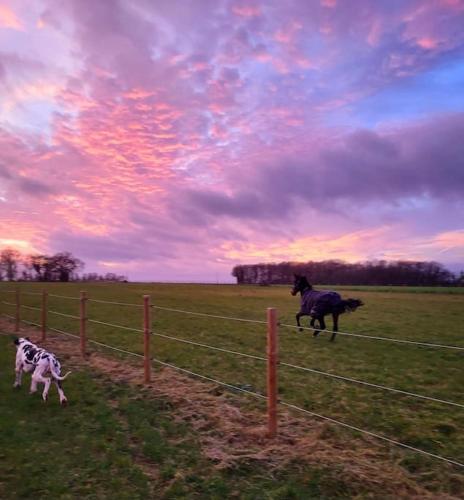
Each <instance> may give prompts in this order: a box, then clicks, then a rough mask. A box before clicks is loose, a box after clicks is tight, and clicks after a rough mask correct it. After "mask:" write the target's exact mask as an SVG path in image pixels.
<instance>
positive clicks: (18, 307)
mask: <svg viewBox="0 0 464 500" xmlns="http://www.w3.org/2000/svg"><path fill="white" fill-rule="evenodd" d="M20 310H21V298H20V294H19V288H16V314H15V332H19V328H20V323H21V312H20Z"/></svg>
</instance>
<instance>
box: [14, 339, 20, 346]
mask: <svg viewBox="0 0 464 500" xmlns="http://www.w3.org/2000/svg"><path fill="white" fill-rule="evenodd" d="M13 343H14V344H15V345H19V338H18V337H14V339H13Z"/></svg>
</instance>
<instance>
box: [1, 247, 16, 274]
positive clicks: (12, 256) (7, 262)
mask: <svg viewBox="0 0 464 500" xmlns="http://www.w3.org/2000/svg"><path fill="white" fill-rule="evenodd" d="M20 258H21V254H20V253H19V252H18V251H17V250H14V249H13V248H5V249H4V250H2V252H1V253H0V267H1V269H2V271H3V272H4V273H5V275H6V278H7V280H8V281H14V280H15V279H16V276H17V274H18V264H19V261H20Z"/></svg>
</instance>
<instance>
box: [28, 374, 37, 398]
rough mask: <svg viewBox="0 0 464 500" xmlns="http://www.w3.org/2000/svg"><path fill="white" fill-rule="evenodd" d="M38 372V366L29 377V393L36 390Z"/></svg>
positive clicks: (33, 392)
mask: <svg viewBox="0 0 464 500" xmlns="http://www.w3.org/2000/svg"><path fill="white" fill-rule="evenodd" d="M38 373H39V371H38V368H36V369H35V370H34V373H33V374H32V377H31V389H30V391H29V394H35V393H36V392H37V382H38V381H39V379H38V378H37V375H38Z"/></svg>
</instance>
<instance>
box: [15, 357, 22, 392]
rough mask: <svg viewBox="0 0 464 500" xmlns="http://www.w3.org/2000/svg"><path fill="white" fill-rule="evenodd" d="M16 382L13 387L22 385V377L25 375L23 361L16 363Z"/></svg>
mask: <svg viewBox="0 0 464 500" xmlns="http://www.w3.org/2000/svg"><path fill="white" fill-rule="evenodd" d="M15 374H16V377H15V383H14V385H13V387H15V388H17V387H21V378H22V376H23V364H22V363H16V368H15Z"/></svg>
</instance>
